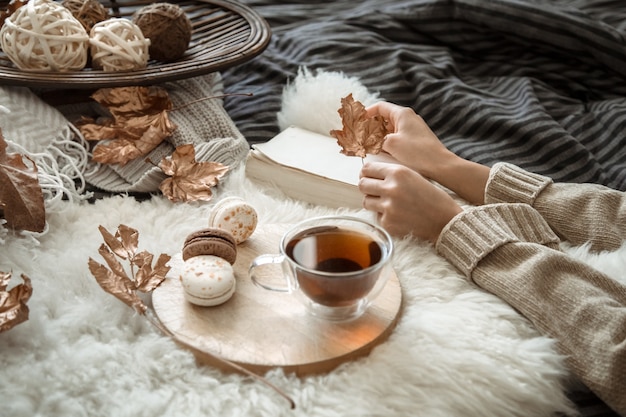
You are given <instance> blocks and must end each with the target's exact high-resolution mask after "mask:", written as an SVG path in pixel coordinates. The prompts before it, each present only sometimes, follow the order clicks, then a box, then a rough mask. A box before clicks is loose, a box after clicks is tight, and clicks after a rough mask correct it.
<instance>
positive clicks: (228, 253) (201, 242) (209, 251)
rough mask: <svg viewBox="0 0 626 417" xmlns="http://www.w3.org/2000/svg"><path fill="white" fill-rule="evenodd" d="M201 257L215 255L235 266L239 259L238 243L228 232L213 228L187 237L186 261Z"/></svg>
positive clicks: (185, 243) (183, 251)
mask: <svg viewBox="0 0 626 417" xmlns="http://www.w3.org/2000/svg"><path fill="white" fill-rule="evenodd" d="M199 255H215V256H218V257H220V258H222V259H225V260H226V261H227V262H229V263H230V264H234V263H235V260H236V259H237V243H236V242H235V238H234V237H233V235H231V234H230V233H229V232H228V231H226V230H222V229H217V228H213V227H209V228H206V229H201V230H198V231H195V232H193V233H191V234H189V235H188V236H187V238H186V239H185V242H184V243H183V249H182V256H183V260H184V261H187V260H188V259H190V258H193V257H195V256H199Z"/></svg>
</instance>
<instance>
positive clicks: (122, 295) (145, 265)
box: [89, 224, 171, 314]
mask: <svg viewBox="0 0 626 417" xmlns="http://www.w3.org/2000/svg"><path fill="white" fill-rule="evenodd" d="M98 229H99V230H100V233H101V234H102V237H103V238H104V241H105V243H104V244H102V245H100V248H99V249H98V253H99V254H100V255H101V256H102V257H103V258H104V260H105V261H106V263H107V266H108V268H107V267H106V266H104V265H102V264H100V263H98V262H96V261H95V260H93V259H92V258H89V271H90V272H91V274H92V275H93V276H94V277H95V278H96V281H97V282H98V284H100V287H102V289H103V290H105V291H106V292H108V293H109V294H112V295H114V296H115V297H116V298H118V299H119V300H121V301H122V302H124V303H125V304H126V305H128V306H130V307H132V308H134V309H135V311H137V312H138V313H140V314H144V313H145V312H146V310H147V306H146V305H145V304H144V302H143V301H142V299H141V298H140V297H139V296H138V295H137V291H142V292H151V291H152V290H154V289H155V288H156V287H158V286H159V284H161V282H163V280H164V279H165V275H167V273H168V272H169V270H170V267H169V266H167V262H168V261H169V260H170V259H171V257H170V256H169V255H165V254H161V255H160V256H159V258H158V260H157V263H156V265H155V266H154V268H153V267H152V260H153V255H152V254H151V253H149V252H147V251H142V252H139V253H137V248H138V246H139V232H138V231H137V230H136V229H133V228H132V227H128V226H126V225H123V224H122V225H119V226H118V228H117V231H116V232H115V235H114V234H112V233H111V232H109V231H108V230H107V229H106V228H104V227H103V226H99V227H98ZM116 256H117V257H119V258H121V259H125V260H127V261H128V262H129V267H130V271H131V274H130V275H131V277H132V278H131V277H129V275H128V273H127V272H126V270H125V269H124V266H123V265H122V264H121V263H120V262H119V261H118V260H117V258H116ZM135 268H138V270H137V272H135Z"/></svg>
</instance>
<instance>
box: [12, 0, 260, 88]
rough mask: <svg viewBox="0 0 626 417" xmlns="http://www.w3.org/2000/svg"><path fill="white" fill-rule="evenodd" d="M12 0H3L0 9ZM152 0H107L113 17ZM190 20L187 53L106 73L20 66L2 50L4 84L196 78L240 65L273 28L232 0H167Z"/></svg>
mask: <svg viewBox="0 0 626 417" xmlns="http://www.w3.org/2000/svg"><path fill="white" fill-rule="evenodd" d="M8 3H9V1H7V0H0V10H6V8H7V5H8ZM151 3H153V1H152V0H103V1H102V4H103V5H104V6H105V7H107V8H108V9H109V10H110V12H111V15H112V17H125V18H130V17H131V16H132V14H133V13H134V12H135V11H137V10H138V9H140V8H141V7H143V6H145V5H148V4H151ZM168 3H174V4H177V5H179V6H180V7H181V8H182V9H183V10H184V11H185V13H186V14H187V16H188V17H189V19H190V20H191V23H192V27H193V32H192V37H191V42H190V44H189V48H188V49H187V51H186V53H185V55H184V56H183V57H182V58H181V59H179V60H177V61H175V62H170V63H163V62H158V61H150V62H149V63H148V67H147V68H145V69H141V70H137V71H121V72H105V71H102V70H95V69H91V68H85V69H83V70H81V71H69V72H54V73H52V72H41V71H39V72H37V71H24V70H20V69H18V68H17V67H15V65H13V63H12V62H11V61H10V60H9V58H8V57H7V56H6V55H5V54H4V53H3V52H2V51H0V84H8V85H13V86H18V85H20V86H26V87H39V88H54V89H71V88H74V89H97V88H102V87H121V86H129V85H153V84H157V83H162V82H166V81H174V80H179V79H183V78H190V77H195V76H198V75H204V74H208V73H211V72H214V71H219V70H223V69H225V68H228V67H231V66H234V65H237V64H240V63H242V62H245V61H247V60H249V59H252V58H253V57H255V56H257V55H258V54H260V53H261V52H262V51H263V50H265V48H266V47H267V45H268V43H269V40H270V37H271V31H270V27H269V25H268V24H267V22H266V21H265V19H263V18H262V17H261V16H260V15H259V14H257V13H256V12H255V11H254V10H252V9H250V8H249V7H247V6H245V5H243V4H240V3H238V2H236V1H231V0H168Z"/></svg>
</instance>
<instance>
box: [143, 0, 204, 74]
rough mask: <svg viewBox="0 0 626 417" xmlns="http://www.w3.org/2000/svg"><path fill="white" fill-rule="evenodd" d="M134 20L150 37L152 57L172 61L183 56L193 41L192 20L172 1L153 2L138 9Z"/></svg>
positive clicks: (146, 35)
mask: <svg viewBox="0 0 626 417" xmlns="http://www.w3.org/2000/svg"><path fill="white" fill-rule="evenodd" d="M133 22H135V23H136V24H137V26H139V27H140V28H141V31H142V32H143V34H144V36H145V37H146V38H148V39H150V58H152V59H157V60H159V61H164V62H171V61H175V60H177V59H179V58H181V57H182V56H183V55H184V54H185V51H186V50H187V48H188V47H189V42H190V41H191V31H192V29H191V21H190V20H189V17H187V15H186V14H185V11H184V10H183V9H181V8H180V7H179V6H178V5H175V4H171V3H153V4H150V5H148V6H144V7H142V8H141V9H139V10H137V11H136V12H135V14H134V15H133Z"/></svg>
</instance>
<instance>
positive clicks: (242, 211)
mask: <svg viewBox="0 0 626 417" xmlns="http://www.w3.org/2000/svg"><path fill="white" fill-rule="evenodd" d="M257 222H258V215H257V212H256V210H255V209H254V207H252V206H251V205H250V204H248V203H247V202H246V201H245V200H244V199H242V198H241V197H226V198H223V199H222V200H220V201H219V202H217V203H216V204H215V206H213V209H212V210H211V214H210V215H209V227H214V228H218V229H222V230H225V231H227V232H229V233H230V234H232V235H233V237H234V238H235V242H236V243H237V244H240V243H242V242H244V241H245V240H246V239H248V238H249V237H250V236H251V235H252V234H253V233H254V231H255V229H256V226H257Z"/></svg>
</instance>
